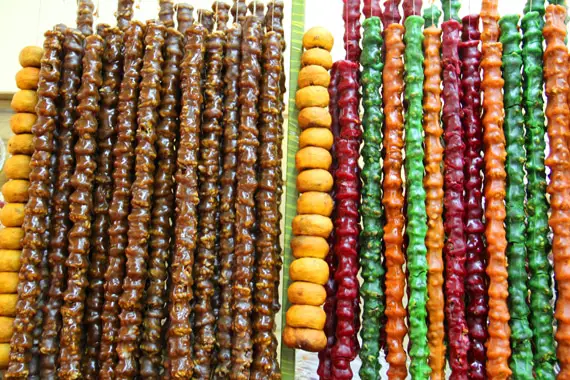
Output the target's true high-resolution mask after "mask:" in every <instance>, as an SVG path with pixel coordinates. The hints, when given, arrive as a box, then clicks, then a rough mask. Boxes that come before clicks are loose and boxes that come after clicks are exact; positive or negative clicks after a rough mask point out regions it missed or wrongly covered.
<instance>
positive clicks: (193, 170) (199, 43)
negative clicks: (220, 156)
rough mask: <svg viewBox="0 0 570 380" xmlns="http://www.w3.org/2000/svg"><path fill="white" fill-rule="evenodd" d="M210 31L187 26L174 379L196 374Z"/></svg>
mask: <svg viewBox="0 0 570 380" xmlns="http://www.w3.org/2000/svg"><path fill="white" fill-rule="evenodd" d="M205 34H206V30H205V29H204V27H202V26H201V25H199V24H195V25H192V26H191V27H190V29H189V30H188V33H187V34H186V46H185V49H184V51H185V55H184V60H183V61H182V67H181V70H182V71H181V74H180V75H181V88H182V95H181V96H182V97H181V99H182V100H181V104H182V109H181V111H180V137H179V146H178V152H177V159H176V162H177V168H176V173H175V181H176V183H177V187H176V198H175V205H176V216H175V223H174V252H173V254H172V264H171V268H172V269H171V271H170V273H171V278H170V289H169V301H170V302H169V322H170V323H169V325H168V328H167V348H166V352H167V358H166V365H165V367H166V368H165V371H168V372H167V376H168V377H169V378H172V379H187V378H190V377H191V376H192V372H193V361H192V346H191V340H190V336H191V334H192V327H191V325H190V314H191V311H192V309H191V304H190V302H191V301H192V299H193V292H192V285H193V283H194V279H193V276H192V267H193V265H194V252H195V250H196V243H197V236H196V235H197V231H198V225H197V207H198V203H199V196H198V155H199V147H200V144H199V136H200V128H199V126H200V117H201V109H202V102H203V98H202V91H201V89H200V82H201V80H202V71H203V66H204V52H205V37H206V36H205Z"/></svg>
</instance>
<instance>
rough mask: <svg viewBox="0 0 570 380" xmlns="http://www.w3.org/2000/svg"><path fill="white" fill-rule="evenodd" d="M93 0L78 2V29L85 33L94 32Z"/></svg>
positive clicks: (80, 0) (85, 34)
mask: <svg viewBox="0 0 570 380" xmlns="http://www.w3.org/2000/svg"><path fill="white" fill-rule="evenodd" d="M94 10H95V6H94V5H93V0H79V2H78V3H77V29H78V30H79V31H80V32H81V33H82V34H83V35H84V36H88V35H90V34H93V11H94Z"/></svg>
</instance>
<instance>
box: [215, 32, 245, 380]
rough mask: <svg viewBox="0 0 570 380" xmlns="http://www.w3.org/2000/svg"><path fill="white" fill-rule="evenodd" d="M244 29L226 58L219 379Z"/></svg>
mask: <svg viewBox="0 0 570 380" xmlns="http://www.w3.org/2000/svg"><path fill="white" fill-rule="evenodd" d="M240 47H241V26H240V25H239V24H234V25H233V26H232V27H231V28H230V29H228V31H227V37H226V50H225V55H224V78H223V81H224V105H223V110H224V116H223V126H224V131H223V142H222V154H223V157H222V176H221V178H220V185H221V188H220V207H219V211H220V251H219V256H220V271H221V274H220V279H219V286H220V288H221V298H220V306H221V307H220V311H219V316H218V320H217V323H216V327H217V331H216V340H217V342H218V352H217V364H216V369H215V373H214V377H215V378H216V379H226V378H227V377H228V376H229V372H230V367H231V346H232V345H231V337H232V309H231V305H232V302H233V289H232V276H233V265H234V257H235V255H234V249H235V238H236V236H235V231H234V223H235V196H236V168H237V139H238V125H239V108H238V96H239V88H238V81H239V73H240V70H239V66H240V61H241V54H240Z"/></svg>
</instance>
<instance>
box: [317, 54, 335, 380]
mask: <svg viewBox="0 0 570 380" xmlns="http://www.w3.org/2000/svg"><path fill="white" fill-rule="evenodd" d="M330 76H331V79H330V83H329V88H328V93H329V107H328V110H329V114H330V115H331V132H332V134H333V137H334V140H337V139H338V138H339V134H340V126H339V123H338V117H339V109H338V81H339V79H340V73H339V71H338V62H335V63H334V64H333V66H332V68H331V71H330ZM331 156H332V158H333V161H332V164H331V167H330V168H329V171H330V173H331V174H332V175H333V176H334V172H335V170H336V168H337V166H338V165H337V159H336V149H335V145H334V144H333V146H332V147H331ZM330 195H331V197H332V198H333V199H334V198H335V190H334V187H333V189H332V191H331V193H330ZM335 215H336V213H335V209H333V212H332V214H331V217H332V218H333V220H334V217H335ZM334 239H335V236H334V229H333V231H332V232H331V234H330V235H329V238H328V239H327V241H328V243H329V252H328V254H327V257H326V258H325V261H326V262H327V265H328V267H329V279H328V281H327V283H326V284H325V290H326V292H327V297H326V299H325V303H324V305H323V310H324V311H325V314H326V321H325V328H324V332H325V335H326V337H327V346H326V348H325V349H324V350H322V351H320V352H319V367H318V369H317V374H318V375H319V378H320V379H321V380H330V379H331V376H332V373H331V370H332V359H331V351H332V348H333V346H334V344H335V341H336V337H335V332H336V289H337V286H336V285H337V284H336V281H335V278H334V276H335V272H336V267H337V258H336V255H335V253H334Z"/></svg>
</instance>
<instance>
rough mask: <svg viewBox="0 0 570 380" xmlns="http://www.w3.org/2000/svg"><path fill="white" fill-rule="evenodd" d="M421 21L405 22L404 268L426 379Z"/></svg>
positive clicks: (416, 356)
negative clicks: (406, 271) (405, 242)
mask: <svg viewBox="0 0 570 380" xmlns="http://www.w3.org/2000/svg"><path fill="white" fill-rule="evenodd" d="M423 24H424V19H423V18H422V17H420V16H416V15H411V16H408V17H407V18H406V20H405V21H404V27H405V29H406V32H405V34H404V43H405V45H406V49H405V51H404V62H405V73H406V74H405V77H404V80H405V82H406V88H405V92H404V99H405V102H406V104H407V109H406V114H405V125H404V128H405V131H406V138H405V151H406V159H405V163H404V165H405V170H406V186H407V190H406V196H407V214H408V218H407V226H406V235H407V237H408V243H407V259H408V262H407V268H408V273H409V277H408V286H409V289H410V292H409V301H408V310H409V337H410V343H411V344H410V349H409V354H410V359H411V363H410V374H411V375H412V377H413V378H417V379H427V378H429V374H430V372H431V368H430V367H429V365H428V357H429V349H428V342H427V323H426V320H427V310H426V302H427V287H426V283H427V271H428V263H427V249H426V245H425V239H426V233H427V223H426V219H427V214H426V205H425V201H426V192H425V190H424V187H423V180H424V149H423V142H424V141H423V140H424V139H423V133H422V132H423V131H422V110H423V108H422V97H423V82H424V71H423V63H424V54H423V51H422V41H423V34H422V27H423Z"/></svg>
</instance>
